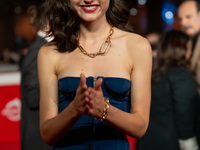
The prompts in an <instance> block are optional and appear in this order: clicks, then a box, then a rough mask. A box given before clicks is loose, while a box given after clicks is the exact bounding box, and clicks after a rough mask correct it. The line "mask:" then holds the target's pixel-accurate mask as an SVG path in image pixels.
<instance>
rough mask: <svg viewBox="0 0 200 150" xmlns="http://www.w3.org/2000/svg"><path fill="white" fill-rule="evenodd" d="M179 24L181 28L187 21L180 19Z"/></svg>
mask: <svg viewBox="0 0 200 150" xmlns="http://www.w3.org/2000/svg"><path fill="white" fill-rule="evenodd" d="M179 22H180V24H181V26H185V25H187V19H186V18H181V19H180V21H179Z"/></svg>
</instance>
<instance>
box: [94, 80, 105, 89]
mask: <svg viewBox="0 0 200 150" xmlns="http://www.w3.org/2000/svg"><path fill="white" fill-rule="evenodd" d="M102 82H103V79H102V78H99V79H98V80H97V81H96V83H95V87H94V89H95V90H101V84H102Z"/></svg>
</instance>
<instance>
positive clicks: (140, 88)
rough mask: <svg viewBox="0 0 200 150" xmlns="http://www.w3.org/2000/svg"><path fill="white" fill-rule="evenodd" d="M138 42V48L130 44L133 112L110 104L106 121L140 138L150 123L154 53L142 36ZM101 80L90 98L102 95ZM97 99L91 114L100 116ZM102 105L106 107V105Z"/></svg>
mask: <svg viewBox="0 0 200 150" xmlns="http://www.w3.org/2000/svg"><path fill="white" fill-rule="evenodd" d="M137 42H138V46H136V47H134V49H136V50H133V51H132V50H131V48H132V45H130V46H128V47H129V48H130V50H131V52H130V57H131V60H132V61H131V63H132V64H131V65H132V66H133V70H132V73H131V80H132V85H131V113H127V112H124V111H121V110H119V109H117V108H115V107H113V106H111V105H110V107H109V110H108V116H107V118H106V119H105V121H106V122H107V123H109V124H110V125H111V126H113V127H114V128H116V129H118V130H120V131H121V132H123V133H125V134H128V135H130V136H133V137H136V138H140V137H142V136H143V135H144V133H145V132H146V129H147V127H148V123H149V111H150V97H151V68H152V54H151V48H150V46H149V43H148V42H147V41H146V40H145V39H143V38H140V39H139V41H137ZM129 43H130V44H131V43H133V42H129ZM101 82H102V81H101V80H97V82H96V88H95V90H92V91H94V93H91V94H90V99H95V97H101V94H98V93H101V89H100V88H99V85H100V84H101ZM96 95H98V96H96ZM99 95H100V96H99ZM101 99H102V97H101ZM95 101H97V100H91V101H90V103H91V110H90V111H89V115H92V116H95V117H96V116H97V117H98V115H96V114H97V113H96V112H98V111H95V109H96V108H95V107H96V106H95V103H96V102H95ZM98 106H99V104H98ZM102 107H103V108H104V105H102V106H101V108H102ZM92 108H93V109H92Z"/></svg>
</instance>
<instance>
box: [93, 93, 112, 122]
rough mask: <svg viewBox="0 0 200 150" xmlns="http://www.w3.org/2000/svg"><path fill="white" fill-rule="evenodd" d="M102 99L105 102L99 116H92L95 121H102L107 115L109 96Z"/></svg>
mask: <svg viewBox="0 0 200 150" xmlns="http://www.w3.org/2000/svg"><path fill="white" fill-rule="evenodd" d="M104 101H105V102H106V104H105V107H104V109H103V113H102V114H101V116H100V118H96V117H94V119H95V120H97V121H102V120H104V119H106V117H107V116H108V109H109V107H110V103H109V98H107V97H104Z"/></svg>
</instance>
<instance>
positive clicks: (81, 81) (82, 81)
mask: <svg viewBox="0 0 200 150" xmlns="http://www.w3.org/2000/svg"><path fill="white" fill-rule="evenodd" d="M80 84H81V85H84V84H86V77H85V75H84V74H82V73H81V74H80Z"/></svg>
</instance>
